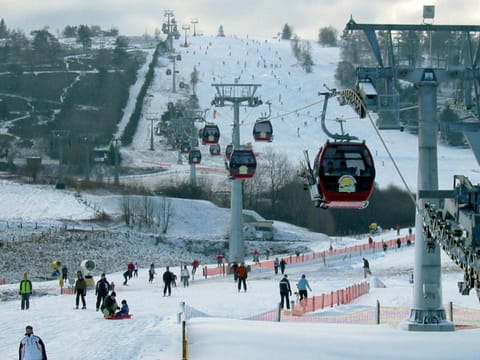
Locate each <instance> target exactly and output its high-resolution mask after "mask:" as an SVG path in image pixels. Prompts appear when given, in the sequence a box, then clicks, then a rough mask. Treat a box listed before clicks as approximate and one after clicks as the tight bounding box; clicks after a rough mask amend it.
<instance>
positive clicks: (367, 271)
mask: <svg viewBox="0 0 480 360" xmlns="http://www.w3.org/2000/svg"><path fill="white" fill-rule="evenodd" d="M362 260H363V277H364V278H365V279H366V278H367V276H368V275H372V272H371V271H370V263H369V262H368V260H367V259H365V258H362Z"/></svg>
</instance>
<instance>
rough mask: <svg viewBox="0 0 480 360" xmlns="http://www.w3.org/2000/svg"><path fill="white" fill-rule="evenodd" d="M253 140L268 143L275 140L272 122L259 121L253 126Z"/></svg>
mask: <svg viewBox="0 0 480 360" xmlns="http://www.w3.org/2000/svg"><path fill="white" fill-rule="evenodd" d="M253 138H254V139H255V141H268V142H271V141H272V139H273V127H272V123H271V122H270V120H257V121H256V122H255V125H254V126H253Z"/></svg>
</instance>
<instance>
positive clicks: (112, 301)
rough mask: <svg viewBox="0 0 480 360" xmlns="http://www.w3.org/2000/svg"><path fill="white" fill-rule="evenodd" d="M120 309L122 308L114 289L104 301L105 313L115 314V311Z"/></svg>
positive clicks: (103, 308) (103, 309) (103, 310)
mask: <svg viewBox="0 0 480 360" xmlns="http://www.w3.org/2000/svg"><path fill="white" fill-rule="evenodd" d="M118 309H120V307H119V306H118V304H117V294H116V293H115V291H112V293H111V294H110V295H108V296H107V297H106V298H105V301H104V302H103V305H102V312H103V315H114V314H115V311H117V310H118Z"/></svg>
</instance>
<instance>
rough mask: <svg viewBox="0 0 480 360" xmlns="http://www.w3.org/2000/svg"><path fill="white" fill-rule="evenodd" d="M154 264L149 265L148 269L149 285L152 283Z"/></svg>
mask: <svg viewBox="0 0 480 360" xmlns="http://www.w3.org/2000/svg"><path fill="white" fill-rule="evenodd" d="M155 274H156V273H155V264H154V263H151V264H150V269H148V282H149V283H152V282H153V279H154V277H155Z"/></svg>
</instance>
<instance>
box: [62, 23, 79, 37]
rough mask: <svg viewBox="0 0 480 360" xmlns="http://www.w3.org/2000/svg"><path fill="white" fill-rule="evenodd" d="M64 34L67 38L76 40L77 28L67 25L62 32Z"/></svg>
mask: <svg viewBox="0 0 480 360" xmlns="http://www.w3.org/2000/svg"><path fill="white" fill-rule="evenodd" d="M62 34H63V36H64V37H66V38H76V37H77V27H76V26H71V25H67V26H65V28H64V29H63V31H62Z"/></svg>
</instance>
